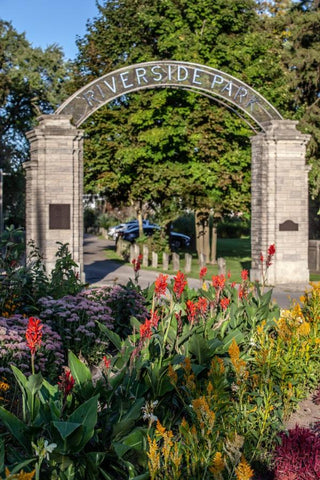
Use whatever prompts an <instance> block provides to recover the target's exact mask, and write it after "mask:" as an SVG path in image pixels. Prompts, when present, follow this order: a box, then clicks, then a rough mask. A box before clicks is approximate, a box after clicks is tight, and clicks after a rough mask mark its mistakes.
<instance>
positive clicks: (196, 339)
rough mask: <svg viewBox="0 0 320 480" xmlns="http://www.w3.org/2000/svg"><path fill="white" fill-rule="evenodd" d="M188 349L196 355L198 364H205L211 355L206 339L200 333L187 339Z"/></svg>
mask: <svg viewBox="0 0 320 480" xmlns="http://www.w3.org/2000/svg"><path fill="white" fill-rule="evenodd" d="M189 351H190V352H191V353H192V354H193V355H194V356H195V357H196V359H197V361H198V363H200V365H204V364H206V363H207V362H208V360H210V358H211V356H212V353H211V350H210V348H209V346H208V342H207V340H206V339H205V338H203V337H201V336H200V335H193V336H192V337H191V339H190V340H189Z"/></svg>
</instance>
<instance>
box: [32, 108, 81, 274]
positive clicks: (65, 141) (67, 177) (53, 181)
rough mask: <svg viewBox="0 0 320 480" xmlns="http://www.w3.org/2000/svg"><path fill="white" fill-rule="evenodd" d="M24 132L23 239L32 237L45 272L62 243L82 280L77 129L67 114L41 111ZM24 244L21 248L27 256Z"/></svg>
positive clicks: (50, 268) (52, 262)
mask: <svg viewBox="0 0 320 480" xmlns="http://www.w3.org/2000/svg"><path fill="white" fill-rule="evenodd" d="M38 120H39V125H38V126H37V127H36V128H35V129H34V130H32V131H30V132H28V133H27V138H28V140H29V142H30V156H31V158H30V160H29V161H27V162H25V163H24V167H25V170H26V241H27V242H28V241H30V240H34V242H35V244H36V246H38V247H39V249H40V252H41V253H42V255H43V258H44V262H45V266H46V269H47V271H48V272H50V271H51V270H52V268H53V266H54V264H55V254H56V252H57V249H58V245H57V242H61V243H63V244H64V243H68V244H69V245H68V248H69V251H70V252H71V255H72V258H73V260H74V261H75V262H76V263H77V264H78V267H79V273H80V274H81V277H82V278H83V206H82V196H83V165H82V145H83V141H82V131H81V130H79V129H77V128H76V127H74V126H73V125H71V123H70V120H71V117H70V116H69V115H43V116H41V117H39V118H38ZM28 252H29V248H28V247H27V254H28Z"/></svg>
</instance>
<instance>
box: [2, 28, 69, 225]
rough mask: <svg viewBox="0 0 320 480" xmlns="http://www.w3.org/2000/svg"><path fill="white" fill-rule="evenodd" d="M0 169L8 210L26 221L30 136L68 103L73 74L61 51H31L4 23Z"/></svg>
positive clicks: (16, 33)
mask: <svg viewBox="0 0 320 480" xmlns="http://www.w3.org/2000/svg"><path fill="white" fill-rule="evenodd" d="M0 40H1V41H0V168H1V169H3V170H4V171H5V172H6V173H9V174H10V176H8V177H6V179H5V181H4V209H5V211H6V212H7V215H9V216H10V217H11V218H12V220H13V219H15V220H16V221H17V222H18V223H22V222H23V219H24V208H23V206H24V202H23V191H24V188H23V187H24V181H23V172H22V169H21V164H22V162H23V161H24V160H26V159H27V157H28V144H27V141H26V138H25V133H26V132H27V131H28V130H30V129H31V128H32V127H33V126H34V125H35V121H36V117H37V116H39V115H40V114H41V113H52V112H53V111H54V108H55V107H56V106H57V105H58V104H59V102H60V101H61V99H62V98H63V97H65V95H66V93H65V91H64V82H65V80H66V79H67V78H69V76H68V68H67V65H66V64H65V63H64V60H63V53H62V50H61V48H58V47H57V46H55V45H52V46H49V47H48V48H47V49H46V50H45V51H43V50H41V49H40V48H32V47H31V45H30V43H29V42H28V41H27V39H26V38H25V35H24V34H19V33H18V32H17V31H16V30H15V29H14V28H13V26H12V25H11V23H9V22H5V21H3V20H0Z"/></svg>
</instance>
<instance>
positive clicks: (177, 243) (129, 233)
mask: <svg viewBox="0 0 320 480" xmlns="http://www.w3.org/2000/svg"><path fill="white" fill-rule="evenodd" d="M159 230H161V228H160V227H159V226H158V225H148V226H144V227H143V233H144V235H146V236H147V237H150V236H151V235H153V234H154V232H155V231H159ZM120 236H121V238H122V239H123V240H126V241H127V242H131V243H134V241H135V239H136V238H138V236H139V227H137V226H132V227H131V228H128V229H127V230H125V231H123V232H120ZM169 240H170V246H171V248H173V249H179V248H188V247H190V243H191V238H190V237H189V236H188V235H184V234H183V233H178V232H170V239H169Z"/></svg>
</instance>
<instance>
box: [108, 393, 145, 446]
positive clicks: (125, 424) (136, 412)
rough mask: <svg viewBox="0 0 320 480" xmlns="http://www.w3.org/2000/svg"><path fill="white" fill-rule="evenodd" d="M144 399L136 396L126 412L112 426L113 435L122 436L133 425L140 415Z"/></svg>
mask: <svg viewBox="0 0 320 480" xmlns="http://www.w3.org/2000/svg"><path fill="white" fill-rule="evenodd" d="M144 402H145V399H144V398H138V400H136V401H135V403H134V404H133V405H132V407H131V408H130V410H129V411H128V412H127V414H126V415H125V416H124V417H123V418H122V419H121V420H120V422H118V423H116V424H115V425H114V426H113V431H112V435H113V437H122V436H124V435H126V434H127V433H128V431H129V430H130V429H131V428H132V427H133V425H134V423H135V421H136V420H137V419H138V418H139V417H140V416H141V408H142V406H143V405H144Z"/></svg>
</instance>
